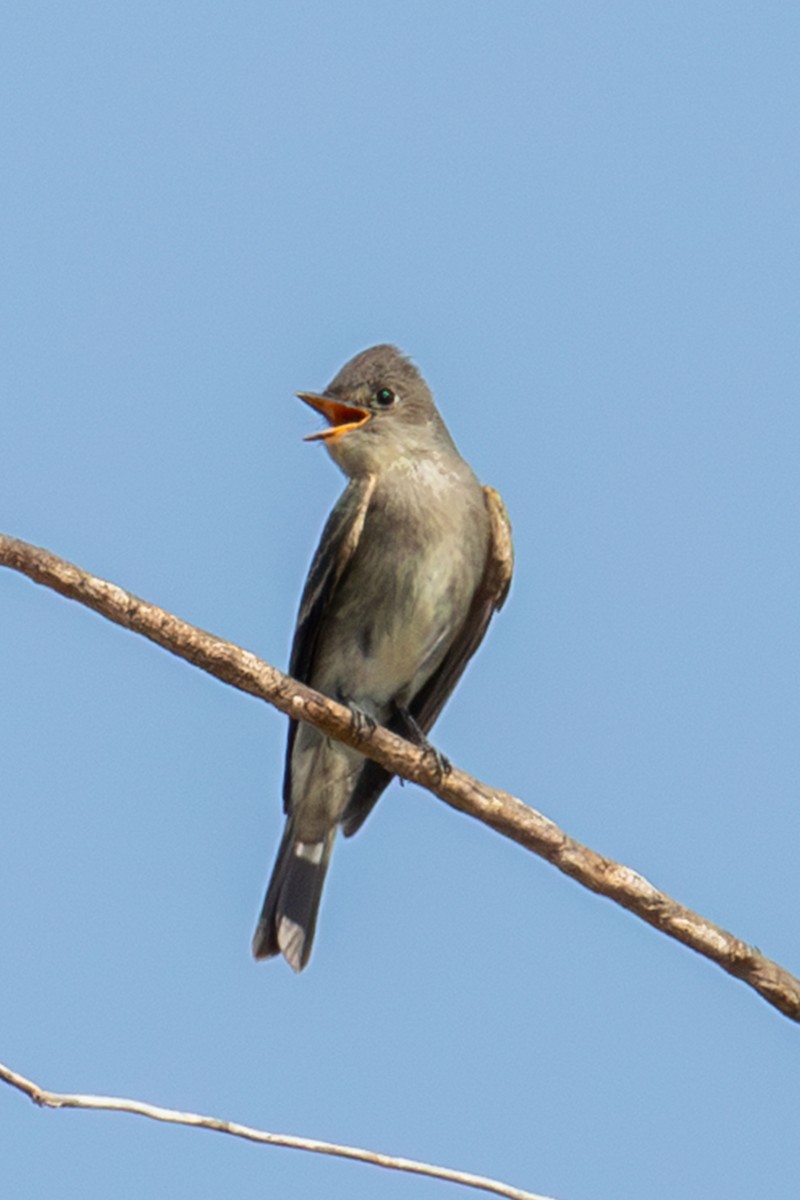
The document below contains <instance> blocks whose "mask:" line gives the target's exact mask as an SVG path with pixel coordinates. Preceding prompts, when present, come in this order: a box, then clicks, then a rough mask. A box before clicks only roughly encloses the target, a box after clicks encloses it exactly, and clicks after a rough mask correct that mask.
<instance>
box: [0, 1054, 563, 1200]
mask: <svg viewBox="0 0 800 1200" xmlns="http://www.w3.org/2000/svg"><path fill="white" fill-rule="evenodd" d="M0 1079H2V1080H3V1081H4V1082H5V1083H8V1084H10V1085H11V1086H12V1087H15V1088H17V1089H18V1090H19V1091H20V1092H24V1094H25V1095H26V1096H29V1097H30V1098H31V1100H33V1102H34V1104H38V1105H39V1106H40V1107H41V1108H84V1109H95V1110H100V1111H103V1112H125V1113H134V1114H136V1115H137V1116H140V1117H149V1118H150V1119H151V1120H152V1121H166V1122H167V1123H168V1124H170V1125H189V1126H192V1127H196V1128H198V1129H213V1130H214V1131H215V1132H216V1133H227V1134H229V1135H230V1136H231V1137H238V1138H245V1139H246V1140H247V1141H248V1142H261V1143H262V1144H264V1145H267V1146H285V1147H286V1148H287V1149H289V1150H306V1151H308V1152H309V1153H310V1154H329V1155H331V1156H332V1157H333V1158H349V1159H352V1160H353V1161H354V1162H362V1163H370V1164H371V1165H372V1166H373V1167H385V1168H386V1169H387V1170H389V1171H405V1172H407V1173H408V1174H411V1175H426V1176H428V1178H430V1179H442V1180H444V1181H445V1182H446V1183H458V1184H461V1186H462V1187H469V1188H475V1189H477V1190H478V1191H483V1192H491V1193H492V1195H494V1196H505V1197H506V1200H548V1197H546V1196H540V1195H537V1194H536V1193H534V1192H526V1191H524V1190H523V1189H522V1188H516V1187H512V1186H511V1185H510V1184H508V1183H501V1182H500V1180H498V1179H489V1178H487V1177H486V1176H485V1175H473V1174H472V1173H471V1172H469V1171H454V1170H452V1169H451V1168H450V1167H437V1166H435V1165H434V1164H433V1163H424V1162H417V1160H416V1159H413V1158H397V1157H395V1155H393V1154H378V1153H377V1152H376V1151H374V1150H362V1149H361V1148H360V1147H358V1146H341V1145H339V1144H338V1143H337V1142H320V1141H318V1140H317V1139H316V1138H305V1137H294V1136H293V1135H292V1134H288V1133H267V1131H266V1130H265V1129H253V1128H252V1127H251V1126H250V1125H239V1124H237V1122H235V1121H221V1120H220V1119H219V1117H204V1116H201V1115H200V1113H191V1112H179V1111H178V1110H177V1109H175V1108H163V1107H162V1106H161V1105H159V1104H145V1103H144V1102H143V1101H141V1100H126V1099H124V1098H121V1097H117V1096H86V1095H80V1094H75V1093H69V1092H49V1091H46V1090H45V1089H44V1088H42V1087H39V1085H38V1083H34V1082H33V1081H32V1080H30V1079H26V1078H25V1076H24V1075H19V1074H18V1073H17V1072H16V1071H12V1070H11V1069H10V1067H6V1066H4V1065H3V1064H2V1063H0Z"/></svg>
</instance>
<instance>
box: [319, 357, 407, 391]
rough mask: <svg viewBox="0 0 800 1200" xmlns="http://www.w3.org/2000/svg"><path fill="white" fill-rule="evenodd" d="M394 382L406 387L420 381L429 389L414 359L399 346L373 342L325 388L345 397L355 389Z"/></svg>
mask: <svg viewBox="0 0 800 1200" xmlns="http://www.w3.org/2000/svg"><path fill="white" fill-rule="evenodd" d="M392 384H394V385H395V386H396V387H397V386H401V385H405V387H406V388H409V387H411V388H414V387H415V385H416V386H419V385H420V384H421V385H422V387H423V388H425V390H426V391H427V390H428V389H427V385H426V384H425V380H424V379H423V378H422V376H421V375H420V373H419V371H418V370H417V368H416V367H415V366H414V364H413V362H412V361H411V359H410V358H408V357H407V356H406V355H405V354H403V353H402V351H400V350H398V349H397V347H396V346H389V345H381V346H371V347H370V348H369V349H368V350H362V351H361V353H360V354H356V355H355V357H354V358H351V359H350V361H349V362H346V363H345V364H344V366H343V367H342V369H341V370H340V371H339V373H338V374H337V375H336V376H335V378H334V379H332V380H331V382H330V383H329V384H328V386H327V388H326V389H325V392H326V394H327V395H329V396H341V397H344V396H347V395H353V394H354V393H355V392H361V391H365V390H369V391H374V390H376V389H378V388H380V387H389V386H391V385H392Z"/></svg>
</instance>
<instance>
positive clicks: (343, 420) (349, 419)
mask: <svg viewBox="0 0 800 1200" xmlns="http://www.w3.org/2000/svg"><path fill="white" fill-rule="evenodd" d="M297 396H298V399H300V400H303V401H304V402H305V403H306V404H308V405H310V407H311V408H313V409H315V410H316V412H318V413H322V415H323V417H324V418H325V420H326V421H328V422H329V423H330V429H321V430H320V431H319V433H310V434H309V435H308V437H305V438H303V441H304V442H316V441H331V440H332V439H333V438H338V437H341V436H342V434H345V433H349V432H350V430H352V429H360V428H361V426H362V425H365V424H366V423H367V421H368V420H369V419H370V416H371V415H372V414H371V413H369V412H366V411H365V410H364V409H363V408H356V407H355V406H354V405H352V404H342V403H341V402H340V401H339V400H331V399H330V398H329V397H328V396H318V395H317V394H316V393H315V392H298V393H297Z"/></svg>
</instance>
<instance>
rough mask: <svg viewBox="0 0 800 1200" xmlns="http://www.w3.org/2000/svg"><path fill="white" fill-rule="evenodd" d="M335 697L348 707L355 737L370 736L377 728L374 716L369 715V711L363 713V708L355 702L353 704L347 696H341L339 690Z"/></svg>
mask: <svg viewBox="0 0 800 1200" xmlns="http://www.w3.org/2000/svg"><path fill="white" fill-rule="evenodd" d="M337 699H338V700H339V702H340V704H344V705H346V707H347V708H349V709H350V724H351V728H352V730H353V733H354V734H355V735H356V737H358V738H359V739H361V738H369V737H371V736H372V734H373V733H374V732H375V730H376V729H377V728H378V722H377V721H376V720H375V718H374V717H371V716H370V715H369V713H365V712H364V710H363V708H359V707H358V705H357V704H354V703H353V701H352V700H351V699H350V698H349V697H348V696H343V695H342V694H341V692H340V693H339V695H338V696H337Z"/></svg>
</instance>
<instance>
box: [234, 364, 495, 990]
mask: <svg viewBox="0 0 800 1200" xmlns="http://www.w3.org/2000/svg"><path fill="white" fill-rule="evenodd" d="M298 396H299V398H300V399H301V400H304V401H305V402H306V404H309V405H310V406H311V407H312V408H313V409H315V410H316V411H317V412H319V413H321V414H322V416H323V417H325V419H326V420H327V421H328V427H327V428H325V429H323V430H322V431H321V432H319V433H314V434H312V435H311V436H310V437H309V438H308V439H307V440H308V441H321V442H323V444H324V445H325V447H326V449H327V450H328V452H329V454H330V455H331V457H332V458H333V460H334V462H335V463H336V464H337V465H338V466H339V467H340V468H341V469H342V471H343V472H344V473H345V475H347V476H348V479H349V482H348V484H347V487H346V488H345V490H344V492H343V493H342V495H341V496H340V498H339V500H338V502H337V504H336V506H335V507H334V509H333V512H332V513H331V515H330V517H329V518H328V522H327V524H326V526H325V529H324V531H323V534H322V538H321V541H320V544H319V547H318V548H317V552H316V555H315V557H314V560H313V562H312V564H311V570H310V572H309V576H308V579H307V581H306V585H305V590H304V592H303V598H302V600H301V603H300V612H299V614H298V617H297V627H296V630H295V635H294V642H293V645H292V654H291V662H290V665H289V672H290V674H291V675H293V676H294V677H295V678H296V679H299V680H300V681H302V682H303V683H306V684H308V685H309V686H310V687H313V688H316V689H317V690H318V691H320V692H323V693H324V694H325V695H327V696H330V697H332V698H333V699H335V700H339V701H341V702H343V703H345V704H348V705H349V706H351V708H352V711H353V714H354V720H358V721H366V722H368V723H372V722H377V723H379V724H381V725H386V726H387V727H388V728H389V729H391V730H394V731H395V732H397V733H399V734H401V735H402V736H404V737H407V738H409V739H410V740H412V741H415V742H417V744H420V745H423V746H425V747H426V748H428V749H431V751H432V753H436V752H434V751H433V750H432V747H430V746H429V744H428V742H427V738H426V735H427V733H428V731H429V730H430V728H431V726H432V725H433V723H434V721H435V720H436V718H437V716H438V715H439V713H440V711H441V709H442V706H443V705H444V703H445V701H446V700H447V698H448V696H449V695H450V693H451V692H452V690H453V688H454V687H455V685H456V683H457V682H458V679H459V677H460V676H461V673H462V672H463V670H464V668H465V666H466V664H467V662H468V661H469V659H470V658H471V656H472V655H473V654H474V653H475V651H476V649H477V648H478V645H479V644H480V642H481V640H482V638H483V635H484V633H485V632H486V629H487V627H488V625H489V621H490V620H491V617H492V614H493V613H494V612H495V610H496V609H499V608H500V606H501V605H502V603H503V601H504V600H505V598H506V594H507V592H508V588H509V585H510V582H511V572H512V568H513V551H512V547H511V530H510V525H509V522H508V517H507V515H506V512H505V508H504V506H503V503H502V500H501V499H500V497H499V495H498V494H497V492H495V491H494V490H493V489H492V488H488V487H481V485H480V484H479V482H478V480H477V478H476V476H475V474H474V472H473V471H472V468H471V467H470V466H469V465H468V464H467V463H466V462H465V461H464V459H463V458H462V457H461V455H460V454H459V453H458V450H457V449H456V447H455V445H454V443H453V440H452V438H451V437H450V434H449V433H448V431H447V429H446V427H445V424H444V421H443V420H442V418H441V417H440V415H439V412H438V410H437V408H436V405H435V404H434V401H433V396H432V395H431V392H430V389H429V388H428V386H427V384H426V383H425V380H424V379H423V378H422V376H421V375H420V373H419V371H418V370H417V368H416V367H415V366H414V364H413V363H412V362H411V361H410V359H408V358H406V357H405V356H404V355H403V354H401V353H400V351H399V350H397V349H395V347H394V346H374V347H373V348H372V349H370V350H364V351H363V352H362V353H361V354H357V355H356V357H355V358H353V359H351V361H350V362H348V363H347V364H346V365H345V366H344V367H342V369H341V371H340V372H339V374H338V375H337V376H336V378H335V379H334V380H333V381H332V382H331V383H330V384H329V385H328V387H327V388H326V389H325V391H324V392H323V393H322V394H318V393H314V392H299V393H298ZM437 760H438V761H439V762H440V764H441V765H442V766H443V768H444V769H447V768H446V762H445V760H443V759H442V758H441V756H438V755H437ZM391 778H392V777H391V775H390V773H389V772H388V771H386V770H384V768H383V767H380V766H378V764H377V763H374V762H372V761H371V760H369V759H366V758H364V757H363V755H361V754H359V753H358V751H356V750H354V749H352V748H351V747H349V746H345V745H343V744H342V743H341V742H337V741H335V740H333V739H331V738H329V737H327V736H326V735H325V734H323V733H321V732H320V731H319V730H318V729H315V728H314V727H313V726H311V725H308V724H305V723H303V722H297V721H291V722H290V725H289V737H288V744H287V749H286V773H285V777H284V787H283V800H284V809H285V811H286V815H287V820H286V828H285V831H284V834H283V839H282V841H281V844H280V848H279V850H278V857H277V861H276V863H275V867H274V870H273V873H272V878H271V880H270V884H269V888H268V890H267V895H266V898H265V900H264V906H263V909H262V912H261V917H260V919H259V922H258V927H257V929H256V932H255V936H254V938H253V954H254V956H255V957H256V958H269V957H271V956H272V955H275V954H283V956H284V958H285V959H286V960H287V962H288V963H289V964H290V966H292V967H293V968H294V970H295V971H301V970H302V969H303V967H304V966H305V965H306V963H307V962H308V957H309V954H310V953H311V944H312V941H313V938H314V928H315V925H316V920H317V911H318V908H319V902H320V896H321V894H322V885H323V883H324V880H325V873H326V871H327V869H328V863H329V860H330V855H331V850H332V849H333V843H334V839H335V837H336V831H337V830H338V829H339V828H340V827H341V828H342V830H343V832H344V834H345V836H347V837H349V836H350V835H351V834H353V833H355V832H356V830H357V829H359V828H360V827H361V825H362V823H363V822H364V820H365V819H366V817H367V816H368V814H369V812H370V811H371V809H372V807H373V805H374V804H375V802H376V801H377V799H378V797H379V796H380V794H381V792H382V791H383V790H384V788H385V787H386V786H387V784H388V783H389V782H390V780H391Z"/></svg>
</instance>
